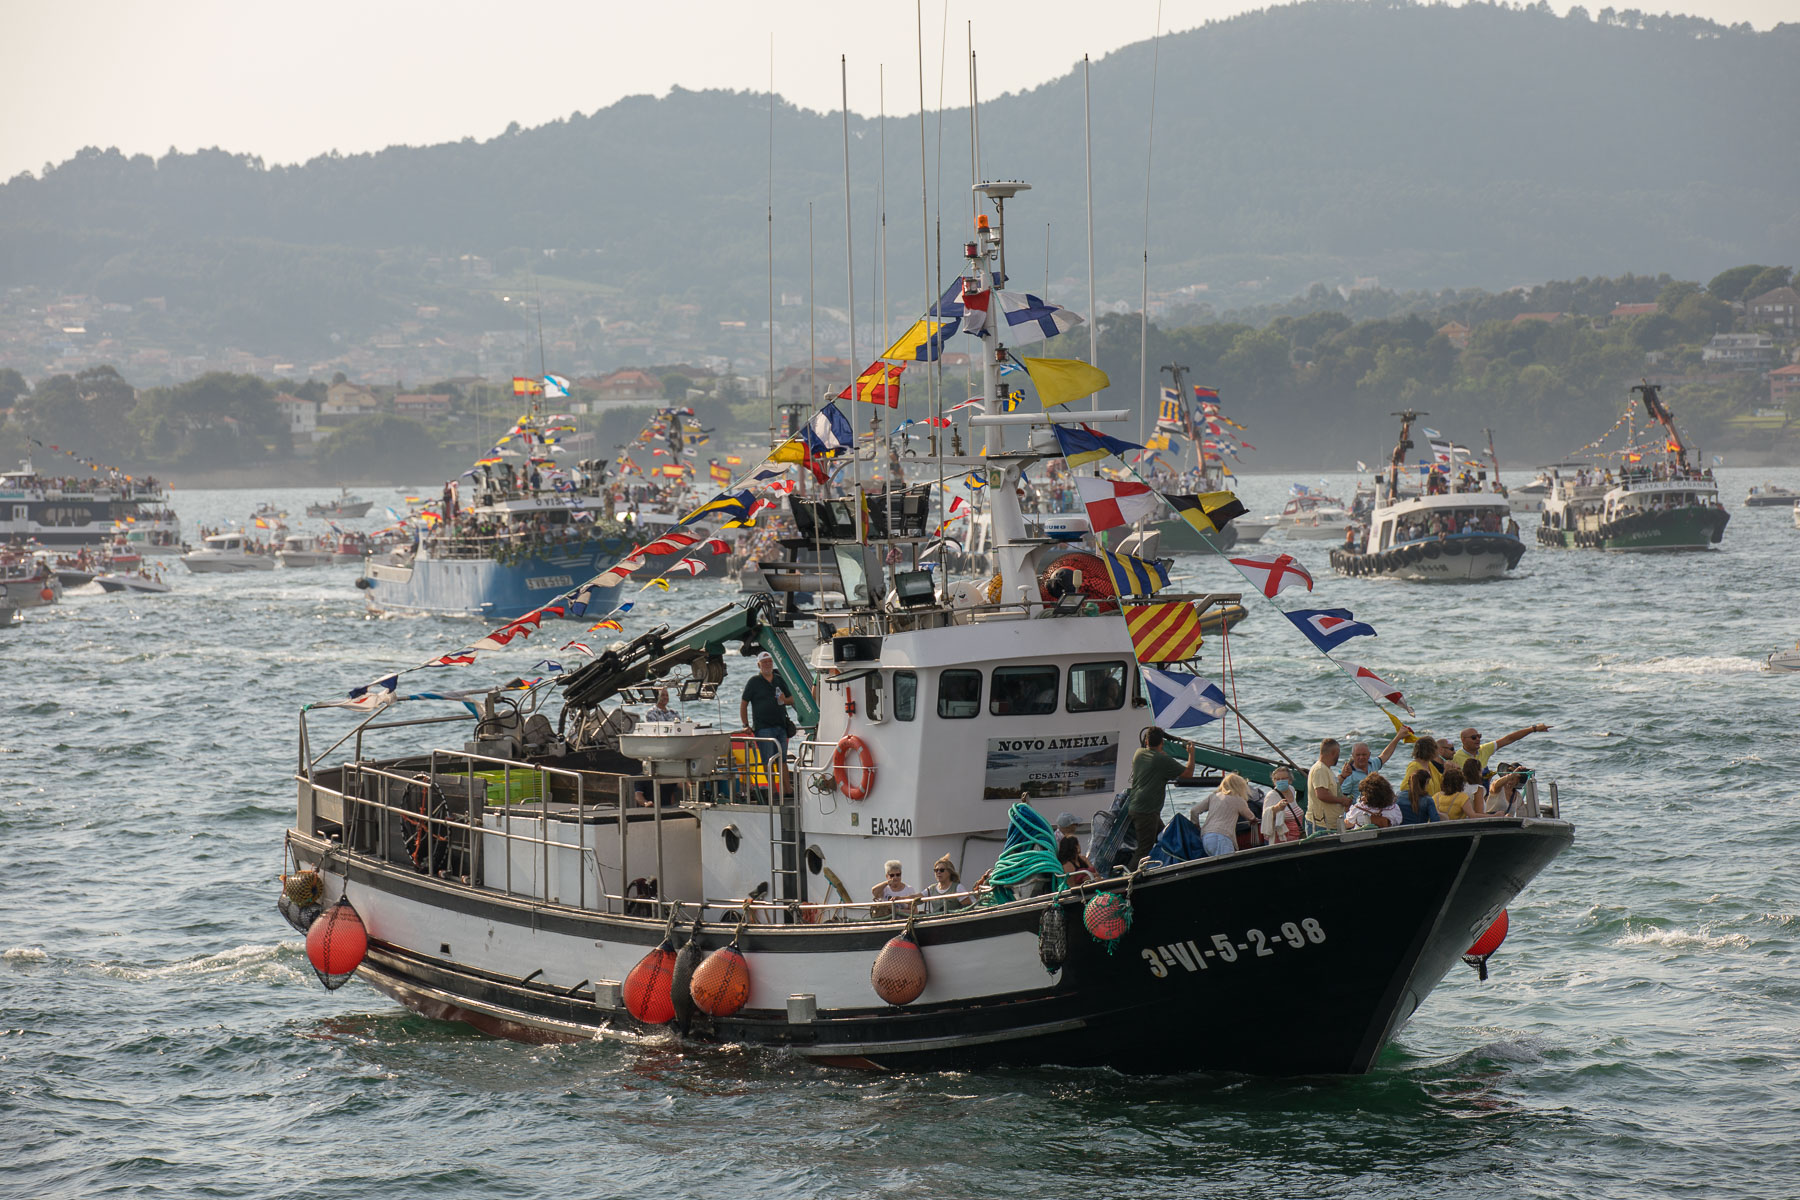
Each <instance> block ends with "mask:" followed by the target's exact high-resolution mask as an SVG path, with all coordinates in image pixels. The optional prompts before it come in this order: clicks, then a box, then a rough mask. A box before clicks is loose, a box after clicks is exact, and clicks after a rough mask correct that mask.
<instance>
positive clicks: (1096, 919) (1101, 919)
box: [1081, 892, 1131, 953]
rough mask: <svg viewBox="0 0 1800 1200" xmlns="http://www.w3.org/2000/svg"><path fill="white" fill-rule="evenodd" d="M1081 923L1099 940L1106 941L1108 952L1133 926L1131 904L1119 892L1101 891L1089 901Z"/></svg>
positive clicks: (1083, 911)
mask: <svg viewBox="0 0 1800 1200" xmlns="http://www.w3.org/2000/svg"><path fill="white" fill-rule="evenodd" d="M1081 923H1082V924H1083V925H1086V926H1087V931H1088V932H1089V933H1090V934H1092V935H1093V937H1094V940H1095V941H1097V942H1104V943H1105V944H1106V949H1107V952H1108V953H1111V952H1112V948H1113V947H1114V946H1115V945H1116V944H1117V943H1118V941H1119V939H1120V938H1122V937H1124V936H1125V931H1126V930H1128V929H1130V928H1131V905H1130V904H1129V903H1128V902H1127V901H1126V899H1125V897H1123V896H1121V895H1119V893H1117V892H1101V893H1100V894H1099V895H1098V896H1095V897H1094V898H1093V899H1092V900H1089V901H1088V902H1087V907H1086V908H1084V909H1083V910H1082V913H1081Z"/></svg>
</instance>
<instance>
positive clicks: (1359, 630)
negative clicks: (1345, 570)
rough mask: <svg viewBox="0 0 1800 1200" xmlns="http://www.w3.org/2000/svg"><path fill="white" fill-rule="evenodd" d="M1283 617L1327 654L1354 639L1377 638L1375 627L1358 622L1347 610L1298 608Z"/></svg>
mask: <svg viewBox="0 0 1800 1200" xmlns="http://www.w3.org/2000/svg"><path fill="white" fill-rule="evenodd" d="M1282 615H1283V616H1285V617H1286V618H1287V619H1288V620H1290V621H1292V622H1293V623H1294V627H1295V628H1296V629H1298V630H1299V631H1300V632H1301V633H1304V634H1305V635H1306V638H1307V640H1308V641H1310V642H1311V643H1312V644H1313V645H1315V646H1317V647H1318V648H1319V649H1320V650H1323V651H1324V652H1326V653H1327V654H1329V653H1330V652H1331V651H1333V650H1335V649H1337V648H1338V647H1339V646H1341V645H1343V644H1344V643H1345V642H1347V641H1349V640H1350V639H1351V638H1353V637H1374V636H1375V627H1374V626H1372V625H1365V624H1363V623H1362V622H1361V621H1358V620H1357V619H1356V618H1355V617H1353V616H1351V615H1350V610H1349V609H1347V608H1296V609H1295V610H1294V611H1292V612H1289V613H1283V614H1282Z"/></svg>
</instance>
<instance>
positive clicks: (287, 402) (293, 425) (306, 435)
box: [275, 392, 321, 450]
mask: <svg viewBox="0 0 1800 1200" xmlns="http://www.w3.org/2000/svg"><path fill="white" fill-rule="evenodd" d="M275 407H276V408H278V409H280V410H281V414H282V416H284V417H286V418H287V427H288V439H289V440H290V441H291V442H293V444H294V448H295V449H296V450H298V449H300V448H301V447H303V446H310V445H312V444H313V443H314V442H316V441H318V440H319V438H320V436H321V435H320V433H319V403H318V401H316V400H308V399H307V398H306V397H304V396H295V395H292V394H290V393H288V392H282V393H281V394H279V395H277V396H276V397H275Z"/></svg>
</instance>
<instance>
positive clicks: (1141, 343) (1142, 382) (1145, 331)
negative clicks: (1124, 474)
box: [1138, 0, 1162, 442]
mask: <svg viewBox="0 0 1800 1200" xmlns="http://www.w3.org/2000/svg"><path fill="white" fill-rule="evenodd" d="M1161 62H1162V0H1156V34H1155V36H1154V37H1153V38H1152V39H1151V41H1150V129H1149V133H1148V134H1147V135H1146V136H1145V138H1144V295H1143V308H1142V310H1141V311H1140V312H1139V313H1138V441H1140V442H1141V441H1143V440H1144V418H1145V417H1146V415H1147V414H1148V411H1149V407H1150V166H1151V164H1152V163H1153V162H1154V161H1155V158H1156V71H1157V67H1158V66H1159V65H1160V64H1161Z"/></svg>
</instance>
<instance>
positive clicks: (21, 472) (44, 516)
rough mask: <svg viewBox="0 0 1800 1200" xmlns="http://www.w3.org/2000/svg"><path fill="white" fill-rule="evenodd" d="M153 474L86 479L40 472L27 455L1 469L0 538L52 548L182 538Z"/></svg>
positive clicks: (173, 544) (166, 543) (168, 543)
mask: <svg viewBox="0 0 1800 1200" xmlns="http://www.w3.org/2000/svg"><path fill="white" fill-rule="evenodd" d="M168 503H169V496H168V492H167V490H166V489H165V488H164V487H163V485H162V484H160V483H159V482H157V480H156V479H155V478H154V477H145V478H143V479H137V478H134V477H131V476H126V475H122V474H119V473H117V472H108V473H107V474H105V475H98V474H96V475H94V476H93V477H91V478H78V477H56V476H49V475H42V474H39V473H38V471H37V470H36V469H35V468H34V467H33V466H32V465H31V460H29V459H26V460H23V461H21V462H20V463H19V469H18V470H16V471H7V472H4V473H0V542H13V541H16V542H24V541H35V542H36V543H37V544H38V545H40V546H43V547H45V548H47V549H51V550H59V551H65V552H69V551H79V550H81V549H83V548H86V549H90V550H93V549H98V548H99V547H101V546H105V545H107V544H108V543H110V542H112V541H113V540H114V539H115V538H116V537H119V536H120V535H124V536H127V537H130V538H132V539H133V540H134V541H136V542H140V543H142V544H143V545H145V546H159V547H168V548H169V549H170V550H171V551H173V550H174V549H175V548H177V547H179V545H180V542H181V521H180V519H179V518H178V517H176V515H175V514H174V513H173V512H171V511H170V510H169V508H168Z"/></svg>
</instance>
